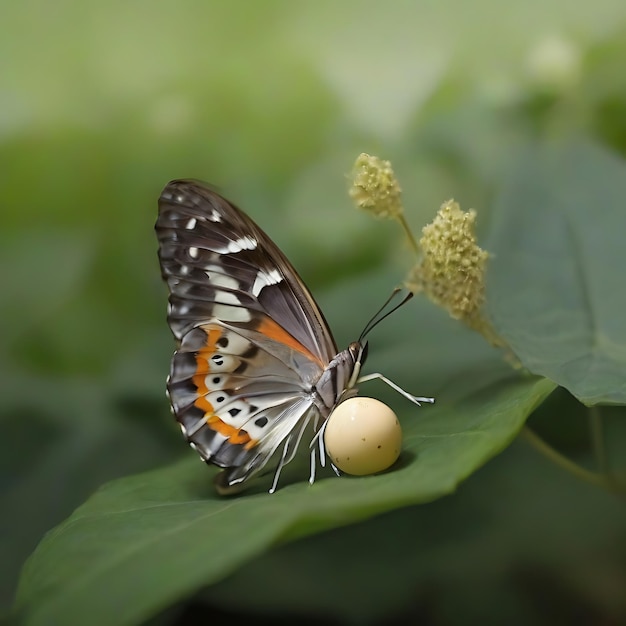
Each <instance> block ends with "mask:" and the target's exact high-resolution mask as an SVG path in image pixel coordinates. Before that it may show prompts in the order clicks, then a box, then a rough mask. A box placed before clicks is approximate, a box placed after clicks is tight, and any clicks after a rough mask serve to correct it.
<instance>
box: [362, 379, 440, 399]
mask: <svg viewBox="0 0 626 626" xmlns="http://www.w3.org/2000/svg"><path fill="white" fill-rule="evenodd" d="M377 378H378V379H379V380H382V381H383V382H384V383H386V384H387V385H389V386H390V387H391V388H392V389H394V390H395V391H397V392H398V393H399V394H400V395H402V396H404V397H405V398H406V399H407V400H410V401H411V402H413V403H414V404H417V406H421V404H422V402H428V403H430V404H433V403H434V402H435V398H422V397H420V396H413V395H411V394H410V393H409V392H408V391H405V390H404V389H402V387H399V386H398V385H396V383H394V382H392V381H390V380H389V379H388V378H387V377H385V376H383V375H382V374H380V373H378V372H377V373H375V374H368V375H367V376H361V378H359V380H357V381H356V382H357V384H360V383H366V382H367V381H369V380H375V379H377Z"/></svg>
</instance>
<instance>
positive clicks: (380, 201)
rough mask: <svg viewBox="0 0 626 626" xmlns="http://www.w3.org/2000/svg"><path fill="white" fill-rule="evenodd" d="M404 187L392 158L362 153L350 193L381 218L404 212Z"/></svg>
mask: <svg viewBox="0 0 626 626" xmlns="http://www.w3.org/2000/svg"><path fill="white" fill-rule="evenodd" d="M400 194H401V189H400V185H399V184H398V181H397V179H396V177H395V174H394V173H393V169H392V168H391V163H390V162H389V161H383V160H382V159H379V158H378V157H375V156H370V155H369V154H365V153H363V154H361V155H359V157H358V158H357V160H356V162H355V163H354V168H353V172H352V187H351V188H350V197H351V198H352V199H353V200H354V202H355V204H356V206H357V207H358V208H359V209H363V210H364V211H368V212H369V213H371V214H372V215H374V216H375V217H378V218H381V219H388V218H396V219H397V218H399V217H400V216H401V215H402V211H403V208H402V200H401V199H400Z"/></svg>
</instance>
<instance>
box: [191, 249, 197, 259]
mask: <svg viewBox="0 0 626 626" xmlns="http://www.w3.org/2000/svg"><path fill="white" fill-rule="evenodd" d="M189 256H190V257H191V258H192V259H197V258H198V248H194V247H191V248H189Z"/></svg>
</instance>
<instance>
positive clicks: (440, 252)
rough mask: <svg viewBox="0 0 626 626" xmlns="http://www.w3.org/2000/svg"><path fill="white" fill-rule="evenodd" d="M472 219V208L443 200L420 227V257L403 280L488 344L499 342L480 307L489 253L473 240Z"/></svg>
mask: <svg viewBox="0 0 626 626" xmlns="http://www.w3.org/2000/svg"><path fill="white" fill-rule="evenodd" d="M475 223H476V211H473V210H472V211H468V212H467V213H464V212H463V211H461V209H460V207H459V205H458V204H457V203H456V202H454V201H453V200H450V201H448V202H446V203H444V204H443V205H442V206H441V208H440V209H439V211H438V213H437V217H436V218H435V219H434V220H433V222H432V223H431V224H428V225H427V226H425V227H424V228H423V229H422V234H423V236H422V238H421V239H420V242H419V243H420V248H421V252H422V259H421V260H420V262H419V263H418V264H417V265H416V266H415V267H414V268H413V270H412V272H411V275H410V277H409V279H408V281H407V284H408V287H409V288H410V289H412V290H413V291H416V292H417V291H423V292H424V293H425V294H426V295H427V296H428V297H429V298H430V299H431V300H432V301H433V302H434V303H435V304H438V305H439V306H441V307H443V308H445V309H446V310H447V311H448V312H449V313H450V315H451V316H452V317H453V318H455V319H459V320H461V321H463V322H464V323H465V324H467V325H468V326H469V327H470V328H473V329H474V330H477V331H478V332H480V333H482V334H483V335H484V336H485V337H486V338H487V339H488V340H489V341H490V342H491V343H492V344H494V345H502V342H501V340H500V338H499V337H497V335H496V334H495V331H493V329H492V328H491V325H490V323H489V321H488V320H487V319H486V317H485V316H484V314H483V311H482V307H483V304H484V302H485V266H486V262H487V258H488V256H489V254H488V253H487V252H486V251H485V250H482V249H481V248H480V247H479V246H478V244H477V243H476V235H475V232H474V229H475Z"/></svg>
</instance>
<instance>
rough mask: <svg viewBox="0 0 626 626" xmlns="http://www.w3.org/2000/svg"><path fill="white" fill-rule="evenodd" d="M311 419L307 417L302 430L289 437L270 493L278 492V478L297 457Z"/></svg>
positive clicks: (303, 421) (301, 427) (301, 426)
mask: <svg viewBox="0 0 626 626" xmlns="http://www.w3.org/2000/svg"><path fill="white" fill-rule="evenodd" d="M310 419H311V418H310V417H308V416H307V417H305V418H304V419H303V420H302V424H301V425H300V428H299V429H298V430H297V431H296V432H293V433H291V434H290V435H289V436H288V437H287V441H285V446H284V448H283V453H282V455H281V457H280V462H279V463H278V466H277V467H276V471H275V472H274V480H273V481H272V486H271V488H270V493H274V492H275V491H276V487H277V485H278V478H279V476H280V473H281V471H282V469H283V467H285V465H287V463H289V462H291V461H292V460H293V457H294V456H295V455H296V452H297V451H298V446H299V445H300V440H301V439H302V435H303V434H304V430H305V429H306V427H307V425H308V424H309V421H310Z"/></svg>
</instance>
